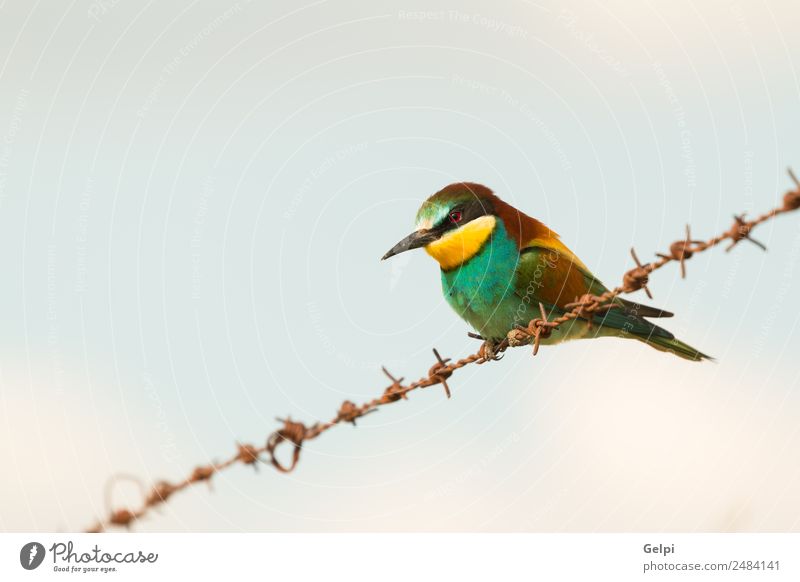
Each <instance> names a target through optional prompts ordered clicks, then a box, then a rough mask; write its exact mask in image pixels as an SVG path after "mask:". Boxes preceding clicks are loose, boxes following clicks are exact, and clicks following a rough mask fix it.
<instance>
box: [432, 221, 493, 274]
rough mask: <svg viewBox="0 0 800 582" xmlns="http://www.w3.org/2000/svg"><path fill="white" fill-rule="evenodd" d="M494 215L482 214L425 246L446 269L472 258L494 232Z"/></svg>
mask: <svg viewBox="0 0 800 582" xmlns="http://www.w3.org/2000/svg"><path fill="white" fill-rule="evenodd" d="M496 222H497V221H496V219H495V217H494V216H488V215H487V216H481V217H480V218H476V219H475V220H471V221H469V222H468V223H467V224H465V225H464V226H462V227H460V228H457V229H456V230H452V231H450V232H448V233H447V234H445V235H444V236H443V237H442V238H440V239H439V240H436V241H434V242H432V243H431V244H429V245H428V246H426V247H425V250H426V251H427V252H428V254H429V255H430V256H432V257H433V258H434V259H436V260H437V261H438V263H439V265H440V266H441V267H442V269H444V270H445V271H447V270H449V269H453V268H455V267H458V266H459V265H461V264H463V263H465V262H466V261H468V260H470V259H471V258H472V257H473V256H475V253H477V252H478V251H479V250H480V248H481V247H482V246H483V243H484V242H486V239H487V238H489V236H490V235H491V234H492V231H493V230H494V226H495V223H496Z"/></svg>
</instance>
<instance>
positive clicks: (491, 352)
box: [478, 339, 508, 362]
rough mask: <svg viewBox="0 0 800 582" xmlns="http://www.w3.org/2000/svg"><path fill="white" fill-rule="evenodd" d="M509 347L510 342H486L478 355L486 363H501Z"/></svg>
mask: <svg viewBox="0 0 800 582" xmlns="http://www.w3.org/2000/svg"><path fill="white" fill-rule="evenodd" d="M507 347H508V341H506V340H502V341H499V342H498V341H495V340H491V339H487V340H484V342H483V345H481V348H480V350H478V353H479V354H480V355H481V358H483V361H484V362H489V361H495V362H496V361H499V360H502V359H503V352H504V351H505V349H506V348H507Z"/></svg>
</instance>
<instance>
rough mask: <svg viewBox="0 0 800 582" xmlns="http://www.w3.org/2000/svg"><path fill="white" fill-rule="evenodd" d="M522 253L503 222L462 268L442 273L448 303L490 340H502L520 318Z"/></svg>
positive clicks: (500, 221) (498, 223) (500, 222)
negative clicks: (518, 289) (518, 279)
mask: <svg viewBox="0 0 800 582" xmlns="http://www.w3.org/2000/svg"><path fill="white" fill-rule="evenodd" d="M518 262H519V250H518V248H517V245H516V243H515V242H514V241H513V240H512V239H511V238H510V237H509V236H508V233H507V231H506V229H505V226H504V225H503V221H502V220H499V219H498V221H497V225H496V226H495V229H494V231H493V232H492V234H491V236H490V237H489V238H488V239H487V241H486V242H485V243H484V245H483V247H482V248H481V249H480V250H479V251H478V252H477V253H476V254H475V255H474V256H473V257H472V258H471V259H469V260H468V261H467V262H465V263H463V264H462V265H461V266H460V267H456V268H455V269H451V270H449V271H442V290H443V292H444V296H445V298H446V299H447V302H448V303H449V304H450V306H451V307H452V308H453V309H454V310H455V311H456V313H458V315H459V316H461V317H462V318H463V319H464V320H465V321H467V323H469V324H470V325H472V327H474V328H475V330H476V331H477V332H478V333H480V334H481V335H482V336H483V337H484V338H487V339H500V338H503V337H505V336H506V333H508V331H509V330H510V329H511V328H512V327H513V326H514V324H515V323H516V322H517V320H518V319H519V317H518V311H519V309H520V303H521V300H520V298H519V297H518V296H517V295H515V293H514V290H515V277H516V271H517V263H518Z"/></svg>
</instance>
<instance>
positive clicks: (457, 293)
mask: <svg viewBox="0 0 800 582" xmlns="http://www.w3.org/2000/svg"><path fill="white" fill-rule="evenodd" d="M417 248H424V249H425V251H426V252H427V253H428V254H429V255H430V256H431V257H433V258H434V259H435V260H436V261H437V262H438V263H439V267H440V268H441V281H442V291H443V293H444V296H445V299H446V300H447V303H448V304H449V305H450V306H451V307H452V308H453V309H454V310H455V312H456V313H457V314H458V315H459V316H460V317H461V318H462V319H463V320H464V321H466V322H467V323H468V324H469V325H470V326H472V328H473V329H474V330H475V331H476V332H477V333H478V334H479V337H480V338H481V339H483V340H485V342H487V344H486V345H488V347H489V349H491V348H492V346H495V347H496V346H497V345H499V344H500V342H502V341H503V340H504V339H505V338H506V337H507V335H508V333H509V331H511V330H513V329H515V328H517V327H518V326H520V325H522V326H526V325H527V324H528V322H529V321H530V320H533V319H534V318H536V317H538V313H539V309H540V304H541V306H542V307H543V309H544V310H545V312H546V315H547V316H548V319H553V318H554V317H558V316H560V315H562V314H564V313H566V312H568V311H571V307H568V305H569V304H571V303H574V302H575V301H576V300H579V298H581V297H583V296H585V295H587V294H591V295H595V296H597V295H601V294H603V293H604V292H606V291H607V290H608V289H607V288H606V286H605V285H603V283H602V282H600V280H599V279H598V278H597V277H595V276H594V275H593V274H592V273H591V271H589V269H588V268H587V267H586V265H584V264H583V262H582V261H581V260H580V259H579V258H578V257H577V256H576V255H575V253H573V252H572V251H571V250H570V249H569V248H568V247H567V246H566V245H565V244H564V243H563V242H562V241H561V238H560V236H559V235H558V234H557V233H556V232H554V231H553V230H551V229H550V228H548V227H547V226H545V225H544V224H543V223H542V222H541V221H539V220H537V219H536V218H533V217H531V216H528V215H527V214H525V213H523V212H522V211H520V210H517V209H516V208H515V207H514V206H512V205H511V204H508V203H507V202H504V201H503V200H501V199H500V197H499V196H497V195H496V194H495V193H494V192H493V191H492V190H491V189H489V188H488V187H486V186H483V185H481V184H477V183H473V182H457V183H454V184H450V185H448V186H445V187H444V188H442V189H441V190H439V191H438V192H436V193H435V194H433V195H432V196H430V197H429V198H428V199H427V200H425V202H423V203H422V206H420V208H419V211H418V212H417V216H416V230H414V232H412V233H411V234H410V235H408V236H407V237H405V238H404V239H402V240H401V241H400V242H398V243H397V244H396V245H394V246H393V247H392V248H391V249H389V251H387V252H386V254H385V255H383V257H382V259H381V260H386V259H388V258H390V257H393V256H395V255H397V254H400V253H403V252H406V251H410V250H412V249H417ZM610 305H612V306H613V308H608V309H605V310H604V311H602V312H598V313H595V314H594V315H593V316H591V318H583V317H577V318H575V319H573V320H571V321H570V322H567V323H563V324H561V326H559V330H558V331H556V332H554V333H552V334H551V335H550V336H549V337H547V338H544V339H542V340H541V343H542V344H543V345H548V344H550V345H552V344H557V343H561V342H564V341H569V340H575V339H594V338H599V337H623V338H630V339H635V340H638V341H640V342H643V343H645V344H647V345H648V346H651V347H653V348H655V349H657V350H660V351H663V352H669V353H672V354H675V355H676V356H679V357H681V358H684V359H686V360H692V361H700V360H709V359H713V358H711V357H709V356H707V355H706V354H703V353H702V352H700V351H698V350H697V349H695V348H693V347H691V346H690V345H688V344H686V343H684V342H682V341H681V340H679V339H677V338H676V337H675V336H674V335H673V334H672V333H670V332H669V331H667V330H666V329H664V328H662V327H659V326H657V325H655V324H653V323H651V322H650V321H649V320H648V319H646V318H648V317H649V318H663V317H671V316H672V313H670V312H668V311H665V310H663V309H658V308H656V307H650V306H647V305H642V304H640V303H635V302H632V301H628V300H626V299H622V298H620V297H615V298H614V299H613V300H612V301H611V302H610Z"/></svg>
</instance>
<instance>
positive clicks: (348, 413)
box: [85, 169, 800, 532]
mask: <svg viewBox="0 0 800 582" xmlns="http://www.w3.org/2000/svg"><path fill="white" fill-rule="evenodd" d="M789 176H790V178H791V179H792V181H793V182H794V184H795V189H794V190H789V191H788V192H786V193H785V194H784V196H783V204H782V205H781V206H779V207H777V208H774V209H772V210H770V211H769V212H766V213H764V214H762V215H760V216H758V217H756V218H754V219H752V220H746V219H745V215H744V214H740V215H734V217H733V220H734V222H733V224H732V225H731V227H730V228H729V229H728V230H726V231H724V232H723V233H722V234H720V235H718V236H715V237H714V238H711V239H709V240H707V241H702V240H694V239H692V236H691V230H690V228H689V225H687V226H686V236H685V237H684V238H682V239H681V240H678V241H675V242H674V243H672V244H671V245H670V246H669V252H667V253H656V256H657V257H658V260H656V261H654V262H650V263H644V264H643V263H642V262H641V261H640V260H639V257H638V256H637V254H636V251H635V250H634V249H633V248H631V257H632V258H633V261H634V263H635V264H636V266H635V267H634V268H632V269H630V270H628V271H627V272H626V273H625V274H624V275H623V276H622V284H621V285H619V286H617V287H614V288H613V289H609V290H608V291H606V292H604V293H602V294H601V295H592V294H586V295H583V296H582V297H576V298H575V301H574V302H572V303H569V304H567V305H566V308H567V309H569V311H567V312H565V313H564V314H562V315H560V316H559V317H556V318H554V319H552V320H548V318H547V313H546V310H545V307H544V305H543V304H541V303H539V310H540V317H537V318H535V319H532V320H531V321H530V322H529V323H528V325H527V326H517V327H516V328H515V329H512V330H511V331H509V332H508V335H507V337H506V338H505V339H504V340H502V341H501V342H499V343H498V344H496V345H495V344H492V343H491V342H484V343H483V344H482V345H481V347H480V349H479V350H478V351H477V352H475V353H473V354H470V355H468V356H466V357H465V358H461V359H460V360H456V361H452V360H451V359H450V358H443V357H442V356H441V355H440V354H439V352H438V351H437V350H436V349H434V350H433V355H434V357H435V359H436V361H435V362H434V364H433V365H432V366H431V368H430V369H429V370H428V373H427V374H426V375H424V376H422V377H421V378H419V379H418V380H415V381H414V382H410V383H408V384H404V381H405V378H396V377H395V376H394V375H392V374H391V373H390V372H389V371H388V370H387V369H386V368H385V367H384V368H382V369H383V373H384V374H385V375H386V377H387V378H388V379H389V380H390V381H391V384H389V386H387V387H386V388H385V389H384V390H383V393H382V394H381V396H379V397H377V398H373V399H372V400H369V401H368V402H364V403H362V404H360V405H359V404H355V403H353V402H351V401H349V400H346V401H344V402H343V403H342V405H341V406H340V407H339V410H338V411H337V413H336V415H335V416H334V417H333V418H332V419H331V420H329V421H328V422H317V423H314V424H313V425H311V426H306V425H305V424H303V423H302V422H298V421H293V420H292V419H291V418H285V419H282V418H278V419H277V420H278V422H280V423H282V426H281V427H280V428H279V429H277V430H276V431H274V432H272V433H271V434H270V435H269V436H268V437H267V440H266V443H265V444H264V445H262V446H260V447H259V446H255V445H251V444H238V445H237V451H236V453H235V454H234V455H233V456H232V457H230V458H228V459H227V460H225V461H222V462H220V463H209V464H206V465H199V466H197V467H195V468H194V469H193V470H192V472H191V473H190V474H189V475H188V476H187V477H186V478H185V479H183V480H182V481H178V482H170V481H158V482H156V483H155V484H154V485H153V486H152V487H151V488H150V490H149V492H147V493H146V494H144V495H143V500H142V503H141V505H140V506H139V507H138V508H135V509H130V508H120V509H114V508H113V506H112V503H113V501H112V499H111V497H112V493H113V488H114V485H115V484H116V483H117V482H118V481H120V480H129V481H133V482H135V483H137V484H138V485H139V486H140V488H141V489H142V491H143V492H144V491H145V490H146V489H145V488H144V486H143V485H142V483H141V481H139V480H138V479H136V478H135V477H132V476H131V475H127V474H125V475H117V476H114V477H112V478H111V479H110V480H109V482H108V484H107V487H106V505H107V508H106V509H107V515H106V517H105V519H100V520H98V521H97V522H96V523H95V524H94V525H93V526H91V527H89V528H87V529H86V530H85V531H86V532H101V531H105V530H106V529H107V528H109V527H112V526H113V527H130V525H131V524H132V523H134V522H135V521H136V520H138V519H140V518H142V517H143V516H145V515H146V514H147V513H148V512H149V511H150V510H151V509H153V508H155V507H157V506H159V505H161V504H163V503H165V502H167V501H168V500H169V499H170V497H172V496H173V495H174V494H175V493H178V492H180V491H182V490H184V489H186V488H188V487H190V486H192V485H194V484H196V483H200V482H206V483H210V481H211V479H212V478H213V477H214V475H216V474H217V473H219V472H221V471H224V470H225V469H227V468H228V467H230V466H232V465H235V464H239V463H241V464H243V465H252V466H255V467H257V466H258V463H262V462H265V460H264V458H263V457H264V456H266V457H268V460H269V462H270V463H271V464H272V466H273V467H274V468H275V469H277V470H278V471H280V472H281V473H289V472H291V471H293V470H294V469H295V467H296V466H297V464H298V463H299V461H300V453H301V451H302V448H303V443H305V442H306V441H310V440H313V439H315V438H317V437H319V436H320V435H322V434H323V433H325V432H326V431H328V430H330V429H331V428H333V427H335V426H337V425H339V424H342V423H351V424H353V425H355V424H356V420H358V419H359V418H362V417H363V416H366V415H367V414H370V413H372V412H375V411H376V410H378V408H379V407H381V406H385V405H387V404H392V403H394V402H398V401H400V400H405V399H406V398H407V397H408V394H409V393H410V392H413V391H414V390H419V389H424V388H430V387H433V386H438V385H441V386H442V387H443V388H444V392H445V395H446V396H447V398H450V395H451V391H450V386H449V385H448V383H447V381H448V379H449V378H450V376H452V375H453V373H454V372H455V371H456V370H459V369H461V368H463V367H465V366H468V365H470V364H484V363H486V362H488V361H493V360H499V359H501V358H502V353H503V352H504V351H506V350H507V349H508V348H514V347H520V346H524V345H531V344H532V345H533V355H534V356H535V355H536V354H537V353H538V351H539V345H540V343H541V340H542V339H546V338H548V337H550V336H551V335H552V334H553V333H554V332H555V331H557V330H558V328H559V326H560V325H562V324H565V323H568V322H569V321H571V320H574V319H583V320H586V321H588V322H589V325H591V324H592V321H593V319H594V317H595V316H596V315H600V314H602V313H603V312H605V311H607V310H609V309H613V308H615V307H618V305H616V304H614V303H612V302H613V300H614V299H615V298H616V297H617V296H619V295H622V294H623V293H633V292H635V291H639V290H644V291H645V293H647V296H648V297H649V298H651V299H652V297H653V296H652V294H651V292H650V289H649V288H648V287H647V283H648V282H649V277H650V274H651V273H652V272H653V271H655V270H657V269H660V268H662V267H664V266H665V265H667V264H668V263H672V262H677V263H679V264H680V268H681V277H683V278H685V277H686V261H688V260H689V259H691V258H692V257H693V256H694V255H696V254H697V253H701V252H704V251H707V250H709V249H711V248H712V247H715V246H717V245H719V244H721V243H722V242H724V241H730V244H729V245H728V246H727V247H726V249H725V251H726V252H729V251H730V250H731V249H733V248H734V247H735V246H736V245H738V244H739V243H741V242H743V241H749V242H751V243H753V244H755V245H756V246H758V247H760V248H762V249H764V250H766V246H764V244H762V243H761V242H759V241H757V240H755V239H753V238H752V237H751V236H750V235H751V232H752V231H753V229H754V228H755V227H757V226H759V225H760V224H763V223H764V222H766V221H768V220H770V219H772V218H774V217H776V216H778V215H780V214H785V213H788V212H792V211H794V210H797V209H798V208H800V181H798V179H797V177H796V176H795V174H794V172H792V170H791V169H789ZM469 335H470V336H471V337H474V338H479V339H483V338H481V337H480V336H479V335H477V334H472V333H470V334H469ZM283 443H288V444H290V445H291V447H292V450H291V461H290V462H289V463H288V464H285V463H281V461H280V460H278V457H277V456H276V450H277V449H278V447H279V446H280V445H281V444H283Z"/></svg>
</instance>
